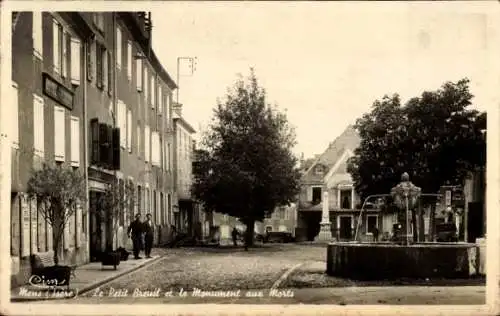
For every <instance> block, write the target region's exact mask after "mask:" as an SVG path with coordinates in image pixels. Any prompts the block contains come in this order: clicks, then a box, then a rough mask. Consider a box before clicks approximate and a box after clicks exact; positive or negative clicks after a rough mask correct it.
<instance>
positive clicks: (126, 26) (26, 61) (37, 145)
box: [9, 12, 177, 285]
mask: <svg viewBox="0 0 500 316" xmlns="http://www.w3.org/2000/svg"><path fill="white" fill-rule="evenodd" d="M12 30H13V33H12V84H11V87H10V88H11V91H10V92H11V93H12V96H13V99H12V101H13V102H12V104H11V105H10V107H11V109H12V113H13V114H14V117H15V118H16V119H15V120H13V122H14V124H13V128H12V130H11V131H9V132H10V134H11V137H10V139H11V158H12V163H11V234H10V235H11V261H12V271H11V275H12V278H11V279H12V280H13V281H14V282H12V283H13V284H14V285H15V284H16V283H23V282H24V281H25V280H26V278H27V276H29V273H30V264H29V260H28V259H29V256H30V255H31V254H36V253H50V252H52V235H51V233H50V226H49V225H47V224H46V222H45V221H44V220H43V218H42V217H41V216H40V214H39V211H38V209H37V207H36V204H35V203H34V202H33V201H28V199H27V198H26V194H25V192H26V185H27V182H28V179H29V177H30V175H31V170H32V168H38V167H40V166H41V163H42V162H43V161H46V162H55V163H59V164H62V163H65V164H68V165H70V166H72V167H73V168H78V169H80V170H81V171H82V173H84V174H85V177H86V185H87V188H88V201H87V205H85V206H82V208H81V209H79V210H78V211H77V212H76V214H74V216H73V217H72V218H71V219H70V221H69V224H68V225H67V227H66V229H65V231H64V237H63V251H62V252H61V257H62V258H61V262H66V263H71V264H83V263H86V262H89V261H95V260H99V255H100V253H101V252H102V251H104V249H105V247H106V245H107V244H109V243H111V244H112V246H113V248H116V247H120V246H125V247H128V246H130V244H131V241H130V240H129V239H128V238H127V234H126V233H125V232H126V228H127V227H128V224H129V223H130V220H131V219H132V218H133V216H134V214H135V213H141V214H142V215H145V214H147V213H151V214H152V215H153V221H154V223H155V224H156V234H155V244H159V243H161V242H162V239H165V238H169V237H168V236H170V232H169V229H170V225H171V224H172V223H173V215H172V209H173V205H174V203H173V199H174V196H175V191H174V190H175V188H174V169H173V168H174V167H173V156H174V154H173V147H174V145H173V141H174V136H173V119H172V108H171V106H170V104H171V101H172V93H173V91H174V90H175V89H176V88H177V86H176V84H175V82H174V81H173V80H172V79H171V77H170V76H169V74H168V72H167V71H166V70H165V69H164V68H163V66H162V65H161V63H160V62H159V60H158V58H157V56H156V55H155V53H154V51H153V50H152V49H151V19H150V18H149V17H148V15H147V14H146V13H144V12H17V13H14V14H13V19H12ZM116 179H118V181H119V182H118V183H119V185H124V184H125V183H127V182H128V183H130V184H131V185H132V186H133V187H134V201H135V202H134V203H133V204H132V205H131V207H130V208H129V209H128V210H125V212H124V214H123V216H121V218H118V219H116V221H118V226H119V228H118V231H117V232H115V231H112V230H111V229H110V226H109V224H108V225H107V224H106V223H102V222H100V220H99V219H98V218H96V217H95V216H93V212H92V208H94V207H95V204H96V201H97V200H98V197H99V194H102V193H103V192H104V190H105V188H106V184H107V183H110V182H112V181H115V180H116Z"/></svg>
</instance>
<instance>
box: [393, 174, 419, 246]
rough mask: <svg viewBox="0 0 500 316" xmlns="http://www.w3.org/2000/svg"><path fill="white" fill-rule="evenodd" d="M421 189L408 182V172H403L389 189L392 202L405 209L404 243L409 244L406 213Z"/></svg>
mask: <svg viewBox="0 0 500 316" xmlns="http://www.w3.org/2000/svg"><path fill="white" fill-rule="evenodd" d="M420 194H421V189H420V188H419V187H417V186H415V185H414V184H413V183H411V182H410V176H409V175H408V173H406V172H405V173H403V175H402V176H401V182H400V183H399V184H398V185H396V186H395V187H394V188H392V189H391V195H392V197H393V198H394V203H395V204H396V205H397V206H398V207H399V208H400V209H404V210H405V211H406V245H409V244H410V219H409V217H408V213H409V210H410V208H413V207H414V206H415V204H416V203H417V199H418V198H419V197H420ZM414 233H415V232H414Z"/></svg>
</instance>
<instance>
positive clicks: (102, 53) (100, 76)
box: [95, 43, 108, 89]
mask: <svg viewBox="0 0 500 316" xmlns="http://www.w3.org/2000/svg"><path fill="white" fill-rule="evenodd" d="M95 53H96V56H95V60H96V72H97V77H96V80H97V81H96V86H97V88H99V89H104V85H105V84H106V85H107V79H108V78H107V74H106V78H105V77H104V76H105V75H104V74H105V73H107V68H108V65H107V64H105V63H107V56H108V54H107V53H106V48H105V47H104V45H102V44H101V43H96V52H95ZM105 79H106V80H105Z"/></svg>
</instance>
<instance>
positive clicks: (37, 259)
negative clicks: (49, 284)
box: [30, 252, 77, 287]
mask: <svg viewBox="0 0 500 316" xmlns="http://www.w3.org/2000/svg"><path fill="white" fill-rule="evenodd" d="M30 261H31V275H32V276H34V275H36V276H39V277H42V276H43V277H44V278H45V279H46V280H47V279H49V278H48V277H46V275H48V274H49V268H51V267H53V266H55V262H54V255H53V254H52V253H50V252H43V253H37V254H32V255H31V256H30ZM64 266H67V267H69V268H70V271H71V276H72V277H76V267H77V266H76V265H66V264H65V265H64ZM67 286H68V287H69V282H68V285H67Z"/></svg>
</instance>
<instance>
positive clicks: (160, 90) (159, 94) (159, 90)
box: [157, 84, 163, 115]
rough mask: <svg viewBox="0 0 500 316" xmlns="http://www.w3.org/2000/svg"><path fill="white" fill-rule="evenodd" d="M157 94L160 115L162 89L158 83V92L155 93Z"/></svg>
mask: <svg viewBox="0 0 500 316" xmlns="http://www.w3.org/2000/svg"><path fill="white" fill-rule="evenodd" d="M157 96H158V114H160V115H161V111H162V110H163V104H162V103H163V93H162V89H161V85H160V84H158V93H157Z"/></svg>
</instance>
